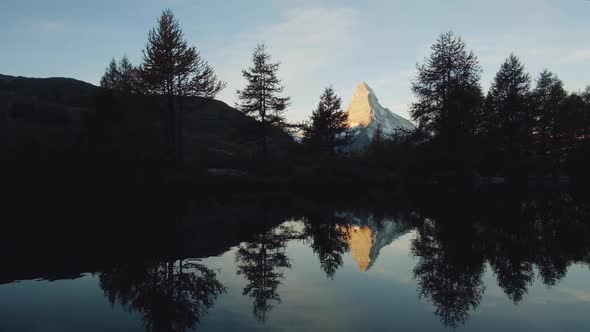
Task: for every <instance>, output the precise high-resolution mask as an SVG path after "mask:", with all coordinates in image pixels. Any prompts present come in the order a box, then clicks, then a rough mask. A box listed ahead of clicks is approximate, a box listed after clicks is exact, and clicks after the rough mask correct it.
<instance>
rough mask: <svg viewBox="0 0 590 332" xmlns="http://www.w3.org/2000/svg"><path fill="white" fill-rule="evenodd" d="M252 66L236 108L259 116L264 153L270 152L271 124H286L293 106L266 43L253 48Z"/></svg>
mask: <svg viewBox="0 0 590 332" xmlns="http://www.w3.org/2000/svg"><path fill="white" fill-rule="evenodd" d="M252 62H253V64H252V67H250V68H248V69H245V70H243V71H242V75H243V76H244V78H245V79H246V86H245V87H244V89H242V90H238V92H237V94H238V99H239V100H240V101H239V103H238V104H237V105H236V106H237V108H238V109H239V110H240V111H242V112H243V113H244V114H246V115H248V116H250V117H253V118H254V119H256V120H257V121H258V122H259V124H260V126H259V130H258V133H259V137H260V139H261V141H262V149H263V154H264V156H265V157H266V156H267V154H268V134H269V129H270V128H271V127H283V126H284V125H285V117H284V113H285V111H286V110H287V107H288V106H289V105H290V100H291V98H290V97H283V96H281V94H282V93H283V91H284V86H283V85H282V84H281V80H280V79H279V78H278V77H277V72H278V70H279V66H280V63H274V62H271V56H270V54H269V53H268V52H267V51H266V46H265V45H264V44H260V45H258V46H256V48H255V49H254V53H253V55H252Z"/></svg>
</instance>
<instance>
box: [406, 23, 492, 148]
mask: <svg viewBox="0 0 590 332" xmlns="http://www.w3.org/2000/svg"><path fill="white" fill-rule="evenodd" d="M431 49H432V53H431V54H430V56H429V57H427V58H426V59H425V63H424V64H422V65H417V70H418V76H417V78H416V80H415V81H414V82H412V91H413V92H414V94H415V95H416V98H417V102H415V103H414V104H412V107H411V111H410V113H411V116H412V118H413V119H414V120H415V121H417V122H418V129H419V130H421V131H423V132H425V133H428V134H429V135H430V136H431V137H432V138H436V139H438V140H440V142H441V143H442V144H443V147H444V148H446V149H447V150H448V151H450V150H451V149H453V148H455V147H456V146H457V144H460V143H461V142H462V141H463V140H464V139H465V138H466V137H468V136H469V135H472V134H473V133H474V132H475V131H476V129H477V126H476V120H477V118H478V115H479V113H480V106H481V103H482V92H481V87H480V85H479V80H480V72H481V68H480V66H479V63H478V60H477V57H476V56H475V55H474V54H473V52H468V51H467V49H466V45H465V42H464V41H463V40H462V39H461V38H460V37H457V36H455V34H454V33H453V32H446V33H443V34H442V35H441V36H440V37H439V38H438V40H437V41H436V43H435V44H434V45H433V46H432V48H431Z"/></svg>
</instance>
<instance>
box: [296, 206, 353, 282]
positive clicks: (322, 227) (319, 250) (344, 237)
mask: <svg viewBox="0 0 590 332" xmlns="http://www.w3.org/2000/svg"><path fill="white" fill-rule="evenodd" d="M303 220H304V224H305V228H304V231H303V233H304V237H305V238H308V239H309V245H310V247H311V248H312V249H313V252H314V253H315V254H316V255H317V256H318V259H319V261H320V266H321V268H322V270H323V271H324V272H325V273H326V275H327V276H328V278H330V279H334V276H335V275H336V271H338V269H340V267H342V264H343V261H342V255H343V254H344V253H346V252H348V250H349V246H348V239H349V238H350V226H349V224H348V222H347V220H346V219H344V218H340V217H337V216H335V213H334V212H333V211H330V213H328V214H319V213H314V214H311V215H308V216H306V217H305V218H304V219H303Z"/></svg>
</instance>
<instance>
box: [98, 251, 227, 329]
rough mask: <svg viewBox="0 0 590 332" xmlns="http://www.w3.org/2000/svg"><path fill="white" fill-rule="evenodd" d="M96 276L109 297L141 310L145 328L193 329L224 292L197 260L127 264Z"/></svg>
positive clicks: (209, 271) (210, 273)
mask: <svg viewBox="0 0 590 332" xmlns="http://www.w3.org/2000/svg"><path fill="white" fill-rule="evenodd" d="M99 277H100V287H101V288H102V289H103V291H104V293H105V296H107V297H108V299H109V301H110V302H111V303H112V304H114V303H116V302H118V303H120V304H121V305H122V306H123V307H126V308H128V310H130V311H136V312H138V313H140V314H141V315H142V316H143V322H144V325H145V329H146V331H155V332H157V331H186V330H189V329H194V328H195V327H196V326H197V324H198V323H199V321H200V320H201V318H203V317H204V316H205V314H206V313H207V311H208V310H209V309H210V308H211V307H212V306H213V304H214V303H215V301H216V299H217V297H218V296H219V295H220V294H221V293H224V292H225V287H224V286H223V285H222V284H221V283H220V282H219V281H217V278H216V273H215V271H213V270H211V269H209V268H207V267H206V266H204V265H203V264H201V263H200V262H199V261H196V260H186V259H181V260H175V261H163V262H159V263H156V264H147V265H128V266H123V267H118V268H113V269H111V270H109V271H104V272H101V273H100V275H99Z"/></svg>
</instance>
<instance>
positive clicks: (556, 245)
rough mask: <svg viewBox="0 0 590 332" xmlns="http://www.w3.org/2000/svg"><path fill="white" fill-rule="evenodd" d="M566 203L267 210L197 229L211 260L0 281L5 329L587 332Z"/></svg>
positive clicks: (579, 243) (589, 289)
mask: <svg viewBox="0 0 590 332" xmlns="http://www.w3.org/2000/svg"><path fill="white" fill-rule="evenodd" d="M562 199H563V201H561V203H560V205H559V206H560V207H561V208H560V209H558V210H556V209H555V205H554V204H550V203H547V202H540V201H537V200H532V201H527V202H519V203H518V204H516V205H515V206H513V209H512V211H513V212H514V213H515V214H516V215H518V221H515V220H513V219H508V220H506V219H504V220H501V221H498V220H496V221H495V222H494V221H490V220H484V219H485V218H480V217H479V216H478V215H473V214H468V216H467V217H468V218H467V217H466V215H465V214H460V216H461V217H462V218H463V219H468V221H469V222H468V223H465V222H464V221H461V220H460V218H458V219H455V217H457V214H456V211H455V212H453V211H449V212H448V213H446V212H445V213H442V214H440V213H436V212H435V213H422V212H417V211H415V210H410V211H405V212H395V213H384V212H383V211H374V210H371V209H355V210H346V209H333V210H329V211H321V212H317V211H312V212H301V213H300V214H299V215H296V216H288V217H281V218H279V220H278V221H277V220H271V219H273V218H270V217H268V215H266V214H264V216H262V215H261V217H260V219H259V220H258V221H259V223H260V225H257V226H256V227H254V226H252V227H251V229H250V227H244V226H243V225H242V227H241V228H240V231H239V232H240V233H241V234H242V235H243V238H241V239H236V238H235V235H234V236H233V237H232V238H231V239H227V238H226V237H229V235H228V236H224V235H223V234H224V232H232V230H231V228H228V227H230V226H228V225H225V226H223V227H221V229H216V228H211V227H203V228H202V229H201V231H199V227H196V229H197V231H196V232H197V233H199V234H200V236H197V237H192V235H190V234H188V235H187V239H188V240H187V241H188V242H189V244H190V242H191V241H193V243H192V246H193V248H200V249H198V250H195V251H194V252H199V250H201V249H203V248H205V249H207V250H206V251H208V249H211V247H215V250H213V252H214V254H213V256H210V255H209V254H207V255H203V256H198V255H194V256H183V257H182V258H174V259H164V260H162V259H160V260H151V261H150V260H138V261H128V262H125V263H118V264H113V265H112V266H108V267H105V268H102V269H100V270H96V271H80V272H81V273H80V275H79V276H78V277H71V278H68V279H60V278H56V279H58V280H52V281H50V280H47V279H43V278H40V279H35V280H20V281H18V280H7V281H4V284H0V331H6V332H9V331H10V332H18V331H188V330H193V329H194V330H203V331H255V330H273V331H302V330H307V331H324V330H326V331H332V330H334V331H336V330H338V331H387V330H403V331H439V330H440V331H445V330H452V329H457V330H464V331H497V330H502V331H523V330H546V331H590V316H589V315H588V313H589V312H590V268H589V264H588V262H590V246H589V245H588V241H589V239H588V238H589V236H588V235H590V225H589V224H588V223H589V221H588V220H587V219H586V218H587V216H588V215H587V208H586V206H585V205H584V206H580V205H579V204H574V203H572V199H571V198H570V197H568V196H566V197H562ZM506 209H510V207H506ZM496 212H497V211H496ZM496 212H494V213H496ZM494 213H492V212H490V213H487V214H485V215H487V216H490V215H494V216H496V215H495V214H494ZM503 216H505V215H503ZM275 219H276V218H275ZM489 219H495V218H489ZM260 220H262V221H260ZM449 220H451V221H453V222H450V221H449ZM232 234H233V233H232ZM191 239H192V240H191ZM220 239H221V240H220ZM232 241H233V243H232ZM220 242H222V243H223V244H221V245H219V243H220ZM34 263H35V262H34V261H31V264H34Z"/></svg>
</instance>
